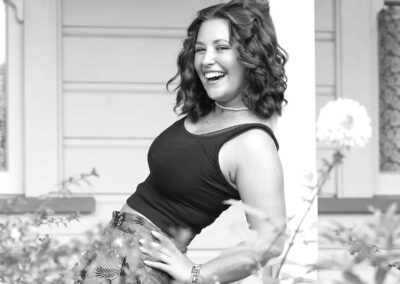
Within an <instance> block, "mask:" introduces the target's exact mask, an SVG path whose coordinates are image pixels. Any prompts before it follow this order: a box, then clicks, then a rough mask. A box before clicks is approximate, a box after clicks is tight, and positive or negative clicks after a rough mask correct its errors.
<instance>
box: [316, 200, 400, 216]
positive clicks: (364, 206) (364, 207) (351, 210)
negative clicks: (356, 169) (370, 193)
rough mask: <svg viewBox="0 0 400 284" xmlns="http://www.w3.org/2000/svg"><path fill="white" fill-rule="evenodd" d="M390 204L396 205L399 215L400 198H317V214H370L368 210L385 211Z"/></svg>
mask: <svg viewBox="0 0 400 284" xmlns="http://www.w3.org/2000/svg"><path fill="white" fill-rule="evenodd" d="M392 203H397V204H398V207H397V212H398V213H400V198H399V197H398V196H397V197H387V196H385V197H383V196H382V197H378V196H375V197H373V198H336V197H334V198H328V197H320V198H318V214H321V215H323V214H370V213H371V212H370V210H369V208H370V207H371V206H372V207H374V208H377V209H380V210H382V211H385V210H386V209H387V208H388V207H389V206H390V205H391V204H392Z"/></svg>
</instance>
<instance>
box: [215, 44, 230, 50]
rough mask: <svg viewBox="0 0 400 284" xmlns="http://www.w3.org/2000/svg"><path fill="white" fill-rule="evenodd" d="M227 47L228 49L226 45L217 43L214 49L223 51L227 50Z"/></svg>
mask: <svg viewBox="0 0 400 284" xmlns="http://www.w3.org/2000/svg"><path fill="white" fill-rule="evenodd" d="M228 49H230V47H229V46H227V45H217V47H216V48H215V50H217V51H224V50H228Z"/></svg>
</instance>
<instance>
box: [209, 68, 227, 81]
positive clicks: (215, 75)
mask: <svg viewBox="0 0 400 284" xmlns="http://www.w3.org/2000/svg"><path fill="white" fill-rule="evenodd" d="M225 75H226V73H224V72H217V71H216V72H207V73H205V74H204V77H205V78H206V79H207V82H208V83H216V82H218V81H219V80H220V79H222V78H223V77H225Z"/></svg>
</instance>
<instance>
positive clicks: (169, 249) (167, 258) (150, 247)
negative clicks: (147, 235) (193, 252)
mask: <svg viewBox="0 0 400 284" xmlns="http://www.w3.org/2000/svg"><path fill="white" fill-rule="evenodd" d="M151 234H152V235H153V236H154V237H155V238H156V239H157V240H158V241H159V243H156V242H146V241H145V240H143V239H142V240H140V241H139V242H140V244H141V246H140V248H139V249H140V251H141V252H142V253H144V254H147V255H149V256H152V257H154V258H155V259H157V261H149V260H145V261H144V264H145V265H148V266H150V267H152V268H156V269H160V270H162V271H164V272H166V273H168V274H169V275H171V277H172V278H174V279H175V280H177V281H178V282H182V283H187V282H188V281H189V279H190V275H191V270H192V267H193V265H194V263H193V262H192V261H190V259H189V258H188V257H187V256H186V255H185V254H183V253H182V252H180V251H179V250H178V248H177V247H176V246H175V244H174V243H173V242H172V241H171V240H170V239H169V238H167V237H165V236H163V235H162V234H160V233H158V232H155V231H152V232H151Z"/></svg>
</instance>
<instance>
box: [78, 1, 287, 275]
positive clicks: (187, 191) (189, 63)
mask: <svg viewBox="0 0 400 284" xmlns="http://www.w3.org/2000/svg"><path fill="white" fill-rule="evenodd" d="M285 62H286V55H285V52H284V51H283V50H282V49H281V48H280V47H279V45H278V43H277V40H276V35H275V30H274V26H273V23H272V20H271V18H270V15H269V5H268V3H266V2H263V1H256V0H248V1H238V0H233V1H230V2H229V3H225V4H218V5H214V6H211V7H208V8H205V9H203V10H201V11H199V12H198V16H197V17H196V19H195V20H194V21H193V22H192V24H191V25H190V26H189V28H188V35H187V38H186V39H185V41H184V43H183V49H182V51H181V52H180V54H179V57H178V73H177V75H176V76H175V77H174V78H172V79H171V80H170V81H169V82H168V84H169V83H171V82H172V81H173V80H174V79H176V78H179V79H180V83H179V86H178V88H177V104H176V109H177V108H179V109H180V112H181V113H182V114H184V115H185V116H184V117H183V118H181V119H180V120H178V121H177V122H175V123H174V124H173V125H172V126H170V127H169V128H167V129H166V130H165V131H164V132H163V133H161V134H160V136H158V137H157V138H156V139H155V141H154V142H153V144H152V145H151V147H150V149H149V154H148V162H149V168H150V175H149V177H148V178H147V179H146V180H145V181H144V182H143V183H141V184H139V185H138V188H137V190H136V192H135V193H134V194H132V196H131V197H129V198H128V200H127V203H126V204H125V206H124V207H123V208H122V210H121V212H114V214H113V219H112V221H111V223H110V225H109V227H108V228H107V229H106V232H105V237H106V238H108V240H109V242H105V243H106V244H104V242H103V243H96V244H95V245H94V249H93V250H91V251H89V252H87V253H86V254H84V257H83V258H82V260H81V263H80V266H79V277H78V278H79V279H78V281H77V282H76V283H101V281H104V283H172V282H174V283H176V282H177V283H213V281H219V282H220V283H231V282H234V281H238V280H240V279H243V278H245V277H247V276H249V275H250V274H251V273H253V272H254V270H256V269H258V268H260V267H262V266H263V265H265V264H266V263H267V262H268V261H269V260H270V259H271V258H273V257H277V256H279V255H280V253H281V252H282V249H283V244H284V241H285V238H284V234H283V232H284V229H285V224H286V223H285V222H286V221H285V220H286V215H285V204H284V193H283V174H282V167H281V163H280V160H279V157H278V154H277V149H278V142H277V141H276V139H275V137H274V134H273V132H272V131H271V128H270V127H269V126H271V121H272V119H273V118H274V117H275V116H277V115H280V114H281V110H282V104H283V103H284V101H285V99H284V91H285V89H286V76H285V71H284V68H283V67H284V64H285ZM227 199H241V200H242V201H243V203H244V204H246V205H248V206H249V207H251V208H253V209H256V210H254V211H257V212H259V214H249V213H247V214H246V217H247V220H248V223H249V226H250V228H251V229H252V230H254V231H255V232H256V233H257V234H256V237H255V238H254V239H252V240H247V241H244V242H242V243H240V244H239V245H237V246H235V247H232V248H228V249H226V250H225V251H223V252H222V254H221V255H220V256H219V257H217V258H215V259H212V260H210V261H208V262H207V263H204V264H202V265H200V264H194V263H193V262H192V261H191V260H190V259H189V258H188V257H187V256H186V254H185V252H186V247H187V245H188V244H189V243H190V241H191V240H192V239H193V237H194V236H195V235H196V234H198V233H200V231H201V230H202V229H203V228H204V227H206V226H208V225H209V224H211V223H212V222H213V221H214V220H215V219H216V218H217V217H218V216H219V214H221V212H222V211H224V210H225V209H226V208H228V206H229V205H228V204H226V203H224V201H225V200H227ZM260 213H261V214H260ZM260 215H263V216H264V217H260ZM113 281H114V282H113Z"/></svg>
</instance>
